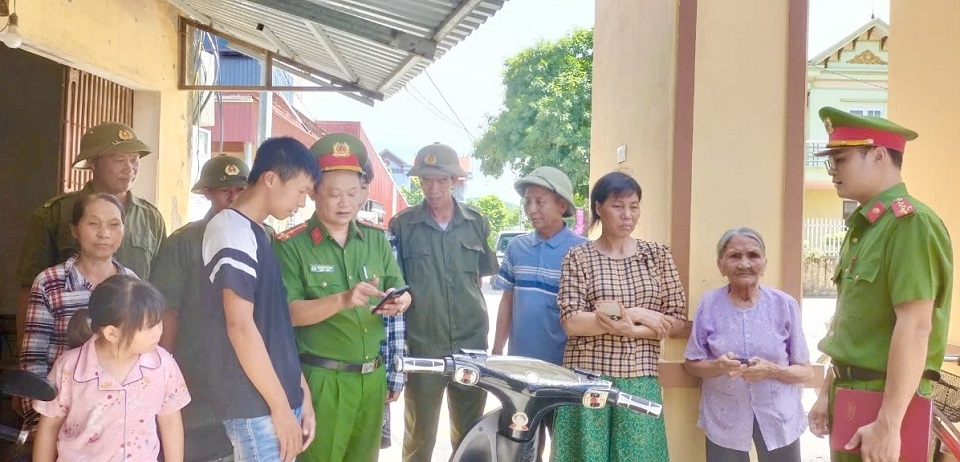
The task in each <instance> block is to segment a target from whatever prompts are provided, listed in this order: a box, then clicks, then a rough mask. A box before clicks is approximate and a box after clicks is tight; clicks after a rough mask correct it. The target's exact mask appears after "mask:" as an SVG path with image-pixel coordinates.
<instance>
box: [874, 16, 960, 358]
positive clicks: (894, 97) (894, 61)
mask: <svg viewBox="0 0 960 462" xmlns="http://www.w3.org/2000/svg"><path fill="white" fill-rule="evenodd" d="M958 20H960V3H958V2H956V1H954V0H930V1H925V2H923V4H922V5H920V4H918V3H917V2H911V1H908V0H891V1H890V37H891V40H893V41H894V42H893V43H894V46H893V48H891V51H890V67H889V72H890V77H889V80H888V86H889V88H888V90H887V91H888V95H889V98H890V99H889V103H888V111H889V116H890V119H891V120H894V121H896V122H897V123H900V124H903V125H904V126H906V127H909V128H910V129H913V130H915V131H916V132H917V133H919V134H920V136H919V137H918V138H917V139H916V140H914V141H910V142H908V143H907V147H906V149H905V150H904V156H903V159H904V160H903V179H904V181H905V182H906V184H907V190H908V191H910V194H912V195H914V196H916V197H917V198H918V199H920V200H921V201H923V202H924V203H926V204H927V205H929V206H930V207H932V208H933V209H934V210H935V211H936V212H937V214H938V215H940V218H942V219H943V222H944V223H945V224H946V225H947V229H948V230H950V231H951V232H952V236H953V248H954V257H953V259H954V262H957V261H958V259H957V248H958V246H960V241H958V240H957V236H958V235H960V205H958V204H957V197H960V183H958V182H957V181H956V174H957V172H960V158H958V156H957V140H956V139H955V138H954V137H955V136H956V133H957V127H958V126H960V112H958V111H957V108H958V107H960V85H958V84H957V75H958V74H960V56H958V55H957V54H956V53H949V52H947V51H946V48H945V47H946V44H948V43H952V40H953V39H952V38H951V31H952V29H953V27H955V25H956V24H957V21H958ZM956 274H957V273H956V272H955V275H954V283H953V304H954V306H956V304H957V302H958V300H960V297H958V290H960V284H958V283H957V279H956ZM958 319H960V310H956V309H954V310H953V312H952V316H951V323H950V335H949V339H948V341H949V343H950V344H951V345H953V346H957V345H960V322H957V320H958Z"/></svg>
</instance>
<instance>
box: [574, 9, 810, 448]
mask: <svg viewBox="0 0 960 462" xmlns="http://www.w3.org/2000/svg"><path fill="white" fill-rule="evenodd" d="M696 5H697V6H696V57H695V74H694V76H695V92H694V99H693V115H692V117H693V131H692V134H684V135H681V136H682V137H684V136H692V141H693V154H692V165H690V166H683V167H681V168H686V169H692V170H691V171H689V172H680V173H681V176H682V175H684V174H687V173H689V175H690V184H691V191H690V194H691V201H690V202H691V203H690V204H689V205H690V209H689V215H688V216H680V215H678V213H686V212H684V211H682V210H680V209H681V208H682V207H684V206H685V204H680V203H677V204H673V203H672V200H673V195H674V194H677V190H675V189H674V187H675V185H674V184H673V181H674V175H675V174H676V173H677V172H674V171H673V169H674V168H678V167H677V165H678V164H677V162H678V161H677V159H675V157H674V156H675V146H674V142H675V140H674V129H675V126H676V121H677V118H678V117H680V116H677V115H676V114H677V113H678V112H677V107H676V105H677V104H679V103H677V102H676V100H675V98H676V95H677V90H678V86H677V73H678V71H677V69H678V67H677V66H678V58H677V56H678V55H677V54H678V33H679V32H680V25H679V23H678V21H679V19H680V16H681V15H682V14H683V13H682V12H681V10H680V8H684V5H681V4H680V3H679V2H665V1H662V0H649V1H647V0H640V1H631V2H623V1H621V0H597V1H596V27H595V31H594V81H593V113H592V117H593V127H592V130H591V136H592V139H591V155H590V178H591V183H593V182H595V181H596V180H597V179H598V178H599V177H601V176H602V175H604V174H606V173H608V172H610V171H611V170H615V169H621V170H623V171H625V172H627V173H630V174H631V175H633V176H634V177H635V178H637V180H638V181H639V183H640V185H641V187H642V188H643V201H642V206H641V208H642V215H641V218H640V222H639V225H638V227H637V231H636V233H635V234H636V236H637V237H640V238H643V239H647V240H653V241H657V242H663V243H666V244H669V245H671V247H672V248H673V249H674V253H675V255H677V254H680V253H682V252H686V251H687V250H689V261H679V262H678V265H683V264H686V265H687V266H688V267H689V283H688V285H687V287H685V289H686V290H687V298H688V304H689V306H690V307H691V308H690V310H691V313H690V315H691V319H692V316H693V311H694V310H695V307H696V305H697V302H698V300H699V298H700V295H701V294H702V293H703V292H704V291H705V290H708V289H712V288H714V287H718V286H720V285H721V284H723V280H722V279H721V277H720V275H719V274H718V271H717V268H716V251H715V246H716V242H717V239H718V238H719V237H720V235H721V234H722V233H723V232H724V231H725V230H727V229H728V228H730V227H733V226H738V225H747V226H751V227H754V228H756V229H757V230H758V231H759V232H761V233H762V234H763V235H764V238H765V239H766V240H767V249H768V254H767V258H768V261H769V263H768V266H767V272H766V275H765V278H764V279H765V282H766V283H768V284H770V285H773V286H778V285H780V284H781V282H782V281H781V280H780V278H781V258H782V253H781V250H780V249H781V244H782V240H783V239H782V235H783V232H784V230H783V225H782V223H783V213H784V195H783V185H784V178H785V173H784V172H785V163H784V158H785V141H784V140H785V137H786V133H785V131H786V128H785V127H786V117H787V115H786V111H785V100H786V98H785V96H784V95H785V92H786V70H787V62H786V59H787V58H786V55H785V50H786V49H787V41H788V37H787V32H786V31H787V30H788V16H789V11H788V4H787V2H769V1H765V0H737V1H724V2H713V1H700V2H697V3H696ZM730 50H737V53H734V54H732V55H731V52H730ZM737 56H742V57H751V58H749V59H748V60H747V63H749V65H748V64H744V63H743V62H738V63H735V62H736V61H737V58H736V57H737ZM756 57H762V58H763V59H762V60H760V61H758V60H756V59H755V58H756ZM800 91H802V88H801V89H800ZM681 139H685V138H681ZM745 140H747V141H748V142H744V141H745ZM679 142H680V141H679V140H678V141H677V143H679ZM620 146H626V149H627V155H626V161H625V162H622V163H618V162H617V157H616V151H617V148H618V147H620ZM680 164H681V165H683V162H681V163H680ZM798 196H799V195H798ZM678 197H679V196H678ZM793 200H795V201H797V202H799V200H800V197H796V198H795V199H793ZM674 208H677V209H678V210H674ZM798 212H799V210H798ZM798 214H799V213H798ZM677 220H682V221H677ZM687 221H689V222H687ZM677 226H689V228H690V237H689V241H688V242H671V239H672V236H674V235H677V234H675V233H674V234H672V231H673V227H677ZM677 249H682V252H678V251H677ZM798 263H799V262H798ZM685 343H686V341H685V339H674V340H670V341H667V342H666V344H665V348H664V358H665V359H667V360H682V351H683V347H684V345H685ZM698 407H699V389H698V388H696V387H687V388H666V389H665V390H664V419H665V422H666V425H667V434H668V443H669V451H670V458H671V460H682V461H697V460H703V459H704V439H703V434H702V432H701V431H700V430H699V429H697V426H696V421H697V413H698Z"/></svg>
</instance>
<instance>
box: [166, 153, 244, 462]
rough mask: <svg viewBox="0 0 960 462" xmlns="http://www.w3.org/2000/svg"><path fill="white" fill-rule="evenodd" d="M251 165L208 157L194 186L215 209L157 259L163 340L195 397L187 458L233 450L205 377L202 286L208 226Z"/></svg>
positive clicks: (186, 417)
mask: <svg viewBox="0 0 960 462" xmlns="http://www.w3.org/2000/svg"><path fill="white" fill-rule="evenodd" d="M249 175H250V167H248V166H247V164H246V163H245V162H244V161H243V159H240V158H237V157H232V156H227V155H221V156H216V157H213V158H211V159H210V160H208V161H207V162H205V163H204V164H203V167H202V168H201V169H200V178H199V179H197V182H196V183H195V184H194V185H193V188H191V191H192V192H193V193H194V194H202V195H203V196H204V197H206V198H207V199H208V200H209V201H210V210H209V211H208V212H207V214H206V216H205V217H204V218H203V219H201V220H197V221H194V222H192V223H188V224H186V225H184V226H183V227H181V228H180V229H178V230H176V231H174V232H173V234H171V235H170V237H169V238H167V239H166V240H165V241H164V242H163V244H162V245H161V246H160V250H159V251H158V252H157V256H156V257H155V258H154V259H153V264H152V268H151V271H150V282H151V283H152V284H153V285H154V286H156V287H157V289H158V290H160V292H161V293H162V294H163V297H164V299H165V300H166V302H167V309H166V310H165V311H164V313H163V336H162V337H161V339H160V344H161V345H162V346H163V347H164V348H166V349H168V350H170V352H171V353H173V355H174V357H175V358H176V360H177V364H179V365H180V370H181V371H183V377H184V379H185V380H186V381H187V387H189V389H190V394H191V396H192V397H193V400H192V401H191V402H190V404H189V405H188V406H187V407H186V408H184V409H183V428H184V460H185V461H186V462H208V461H216V460H221V459H222V458H225V457H228V456H230V455H231V454H233V445H231V444H230V439H229V438H227V434H226V431H225V430H224V427H223V423H222V422H220V421H219V420H216V419H215V418H214V417H213V413H212V411H211V410H210V407H209V406H210V405H209V401H208V400H209V398H208V397H209V396H210V393H216V391H217V390H216V389H213V390H210V389H207V388H206V385H207V384H205V383H203V381H202V380H200V377H203V374H202V372H203V371H202V370H200V368H201V367H202V353H203V347H204V345H205V336H204V332H203V330H202V328H203V327H202V326H203V317H202V312H203V310H202V309H201V303H202V300H203V294H202V293H201V291H202V289H203V286H202V285H201V284H198V283H197V281H198V280H200V279H202V278H203V271H204V269H203V258H202V247H203V232H204V231H205V230H206V229H207V223H208V222H209V221H210V219H211V218H213V216H214V215H216V214H218V213H220V211H221V210H223V209H225V208H227V207H229V206H230V204H231V203H233V200H234V199H236V198H237V196H239V195H240V193H241V192H243V189H244V188H245V187H246V186H247V176H249Z"/></svg>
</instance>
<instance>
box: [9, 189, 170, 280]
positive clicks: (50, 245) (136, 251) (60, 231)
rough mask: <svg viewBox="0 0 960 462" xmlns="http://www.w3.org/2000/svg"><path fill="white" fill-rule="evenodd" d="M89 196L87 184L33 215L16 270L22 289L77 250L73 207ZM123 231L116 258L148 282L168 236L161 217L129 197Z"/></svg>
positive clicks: (148, 205) (156, 211)
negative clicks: (79, 200) (73, 230)
mask: <svg viewBox="0 0 960 462" xmlns="http://www.w3.org/2000/svg"><path fill="white" fill-rule="evenodd" d="M92 192H93V188H92V187H91V185H90V183H89V182H88V183H87V184H86V185H84V186H83V189H81V190H79V191H75V192H71V193H67V194H62V195H59V196H57V197H54V198H53V199H50V200H49V201H47V203H45V204H43V206H42V207H40V208H38V209H37V210H35V211H34V212H33V214H32V215H31V217H30V224H29V225H28V230H27V235H26V238H25V239H24V242H23V246H22V250H21V252H20V264H19V266H18V268H17V280H18V281H19V283H20V285H21V286H29V285H31V284H33V280H34V278H36V277H37V275H38V274H40V272H41V271H43V270H44V269H47V268H49V267H51V266H53V265H56V264H59V263H62V262H64V261H66V260H67V258H70V256H72V255H73V254H74V253H76V252H78V251H79V250H80V249H79V247H78V246H77V241H76V239H74V238H73V235H72V234H71V233H70V219H71V218H72V215H73V204H74V203H76V201H77V198H79V197H81V196H84V195H87V194H91V193H92ZM123 227H124V233H123V242H121V244H120V248H119V249H118V250H117V253H116V255H115V257H116V258H117V261H119V262H120V264H122V265H123V266H125V267H127V268H129V269H130V270H132V271H133V272H134V273H136V274H137V276H140V277H141V278H143V279H147V278H149V277H150V263H151V261H152V260H153V257H154V255H156V254H157V250H159V248H160V243H161V242H163V240H164V238H165V237H166V235H167V231H166V227H165V225H164V223H163V217H162V216H161V215H160V211H159V210H157V208H156V207H154V206H153V204H151V203H149V202H147V201H145V200H143V199H141V198H139V197H137V196H134V195H133V194H132V193H131V194H130V200H129V201H127V204H126V207H125V210H124V219H123Z"/></svg>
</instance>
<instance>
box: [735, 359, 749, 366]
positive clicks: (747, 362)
mask: <svg viewBox="0 0 960 462" xmlns="http://www.w3.org/2000/svg"><path fill="white" fill-rule="evenodd" d="M733 360H734V361H740V364H743V365H745V366H749V365H750V360H749V359H747V358H733Z"/></svg>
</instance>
